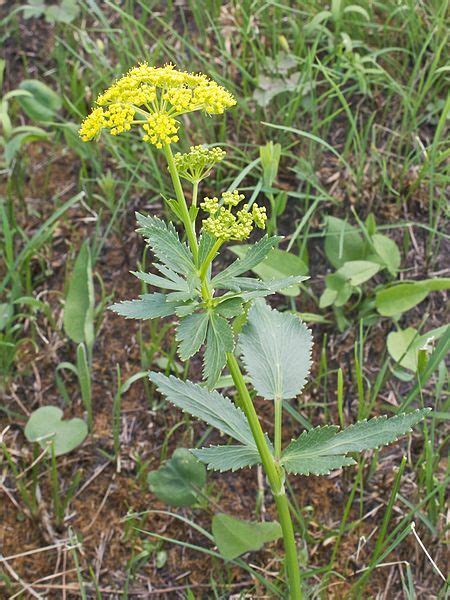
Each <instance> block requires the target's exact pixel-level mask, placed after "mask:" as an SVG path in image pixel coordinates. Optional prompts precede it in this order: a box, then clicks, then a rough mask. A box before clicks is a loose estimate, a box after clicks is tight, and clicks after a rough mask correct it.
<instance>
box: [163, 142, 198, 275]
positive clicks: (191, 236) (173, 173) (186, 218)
mask: <svg viewBox="0 0 450 600" xmlns="http://www.w3.org/2000/svg"><path fill="white" fill-rule="evenodd" d="M164 156H165V157H166V160H167V166H168V167H169V173H170V177H171V178H172V183H173V189H174V190H175V195H176V197H177V201H178V208H179V209H180V214H181V218H182V219H183V225H184V228H185V230H186V235H187V237H188V242H189V246H190V248H191V252H192V255H193V257H194V261H195V263H197V260H198V243H197V236H196V235H195V231H194V227H193V225H192V221H191V216H190V214H189V209H188V207H187V204H186V198H185V197H184V192H183V188H182V187H181V181H180V177H179V175H178V171H177V168H176V166H175V161H174V160H173V154H172V149H171V147H170V145H167V146H164Z"/></svg>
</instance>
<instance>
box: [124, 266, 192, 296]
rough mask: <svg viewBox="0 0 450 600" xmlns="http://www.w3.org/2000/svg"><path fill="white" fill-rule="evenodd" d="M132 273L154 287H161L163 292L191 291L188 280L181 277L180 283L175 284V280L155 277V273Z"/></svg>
mask: <svg viewBox="0 0 450 600" xmlns="http://www.w3.org/2000/svg"><path fill="white" fill-rule="evenodd" d="M131 273H132V275H134V276H135V277H137V278H138V279H140V280H141V281H143V282H144V283H148V285H153V286H154V287H159V288H161V289H163V290H175V291H178V292H187V291H188V290H189V288H188V284H187V282H186V280H185V279H183V278H182V277H180V279H179V281H178V282H176V283H175V282H174V281H173V279H168V278H167V277H161V276H160V275H155V274H154V273H143V272H142V271H131Z"/></svg>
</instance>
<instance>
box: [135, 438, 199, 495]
mask: <svg viewBox="0 0 450 600" xmlns="http://www.w3.org/2000/svg"><path fill="white" fill-rule="evenodd" d="M147 480H148V484H149V486H150V490H151V491H152V492H153V493H154V494H155V496H157V498H159V500H162V501H163V502H166V503H167V504H169V505H170V506H192V505H193V504H195V502H197V498H198V492H199V491H200V490H201V489H202V488H203V486H204V485H205V483H206V469H205V467H204V465H203V464H202V463H201V462H199V461H198V460H197V459H196V458H195V456H193V455H192V454H191V452H189V450H187V449H186V448H177V449H176V450H175V452H174V453H173V454H172V457H171V458H170V459H169V460H168V461H166V462H165V463H164V464H163V465H162V466H161V467H160V468H159V469H158V470H156V471H151V472H150V473H149V474H148V477H147Z"/></svg>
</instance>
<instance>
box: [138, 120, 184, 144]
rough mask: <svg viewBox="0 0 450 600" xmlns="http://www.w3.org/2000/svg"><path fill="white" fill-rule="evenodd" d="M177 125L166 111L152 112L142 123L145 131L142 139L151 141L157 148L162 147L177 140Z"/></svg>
mask: <svg viewBox="0 0 450 600" xmlns="http://www.w3.org/2000/svg"><path fill="white" fill-rule="evenodd" d="M178 127H179V125H178V123H177V122H176V121H175V119H173V118H172V117H169V115H167V114H166V113H153V114H151V115H149V117H148V119H147V122H146V123H144V125H142V128H143V129H144V131H146V132H147V134H146V135H144V137H143V138H142V139H143V140H144V141H145V142H151V143H152V144H153V145H154V146H156V147H157V148H162V147H163V146H165V145H166V144H170V143H171V142H178V135H177V133H178Z"/></svg>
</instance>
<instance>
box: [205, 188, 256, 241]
mask: <svg viewBox="0 0 450 600" xmlns="http://www.w3.org/2000/svg"><path fill="white" fill-rule="evenodd" d="M244 198H245V196H244V194H239V192H238V191H237V190H234V191H232V192H224V193H223V194H222V205H221V204H220V202H219V199H218V198H216V197H214V198H205V199H204V201H203V202H202V203H201V205H200V206H201V208H202V209H203V210H204V211H205V212H207V213H209V217H208V218H206V219H204V220H203V229H204V231H207V232H208V233H210V234H211V235H213V236H214V237H216V238H217V239H220V240H223V241H227V240H237V241H242V240H245V239H247V238H248V237H249V235H250V234H251V232H252V230H253V225H256V226H257V227H259V228H260V229H264V228H265V226H266V221H267V215H266V209H265V208H264V207H263V206H261V207H260V206H258V205H257V204H253V207H252V212H250V211H249V209H248V207H247V206H245V207H244V208H242V209H241V210H238V211H237V212H236V214H234V213H233V212H232V209H233V208H234V207H236V206H238V204H240V203H241V202H242V200H244Z"/></svg>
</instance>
